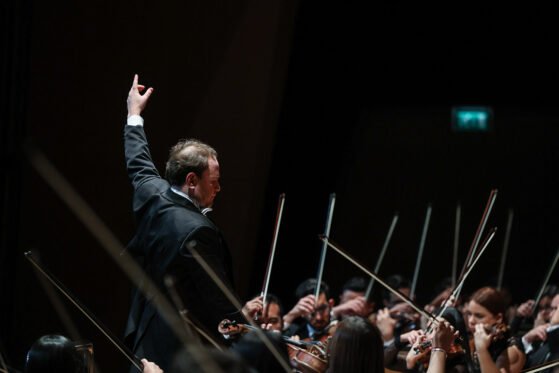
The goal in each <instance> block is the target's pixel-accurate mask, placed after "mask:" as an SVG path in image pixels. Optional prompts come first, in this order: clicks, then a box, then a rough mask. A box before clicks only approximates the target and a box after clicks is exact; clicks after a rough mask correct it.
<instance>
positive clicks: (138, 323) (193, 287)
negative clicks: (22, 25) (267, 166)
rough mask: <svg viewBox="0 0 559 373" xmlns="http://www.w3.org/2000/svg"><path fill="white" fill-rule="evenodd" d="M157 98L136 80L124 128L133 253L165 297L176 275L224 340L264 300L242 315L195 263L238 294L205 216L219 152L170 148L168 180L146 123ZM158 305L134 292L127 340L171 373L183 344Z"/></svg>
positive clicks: (193, 311) (187, 300) (190, 305)
mask: <svg viewBox="0 0 559 373" xmlns="http://www.w3.org/2000/svg"><path fill="white" fill-rule="evenodd" d="M144 91H145V93H144V94H142V92H144ZM152 93H153V88H149V89H147V90H145V87H144V86H142V85H139V84H138V76H137V75H135V76H134V81H133V84H132V88H131V89H130V92H129V94H128V100H127V106H128V119H127V124H126V126H125V129H124V148H125V157H126V167H127V170H128V175H129V177H130V180H131V182H132V185H133V187H134V197H133V209H134V214H135V217H136V222H137V231H136V234H135V236H134V238H133V239H132V241H131V242H130V243H129V245H128V250H129V252H130V253H131V254H132V255H133V256H134V257H135V258H136V259H137V260H138V261H139V263H140V264H141V265H142V266H143V268H144V270H145V272H146V273H147V274H148V275H149V276H150V277H151V278H152V280H153V281H154V282H155V284H156V285H157V286H158V287H159V289H160V290H162V292H163V293H166V291H165V286H164V278H165V276H166V275H171V276H172V277H173V278H174V279H175V284H176V288H177V291H178V293H179V294H180V296H181V298H182V301H183V303H184V305H185V308H186V310H187V311H188V313H189V315H190V317H191V318H192V319H194V320H196V321H197V322H198V323H199V324H200V325H201V326H202V327H204V328H205V329H206V330H207V331H209V332H210V333H213V334H214V336H216V337H217V338H221V336H220V335H219V334H218V332H217V326H218V324H219V322H220V321H221V320H222V319H224V318H228V319H233V320H237V321H241V322H246V320H245V319H244V317H253V316H254V314H255V313H256V312H260V311H261V309H262V301H261V299H260V298H255V299H253V300H251V301H249V302H247V303H246V304H245V306H244V308H243V309H242V310H238V309H236V308H235V307H234V306H233V305H232V304H231V303H230V302H229V301H228V300H227V298H226V297H225V295H224V294H223V293H222V291H221V290H220V289H219V288H218V287H217V285H216V284H215V283H214V282H213V281H212V280H211V278H210V277H209V276H208V275H207V273H206V272H205V271H204V270H203V269H202V268H201V267H200V266H199V265H198V262H197V261H196V259H194V258H193V257H192V255H191V253H190V248H191V247H194V248H195V249H196V251H197V252H198V253H199V254H200V255H201V256H202V257H203V258H204V259H205V261H206V262H207V263H208V264H209V265H210V266H211V267H212V268H213V270H214V271H215V272H216V273H217V275H218V276H219V277H220V278H221V280H222V281H223V282H224V283H225V284H226V285H228V286H229V287H230V288H232V284H233V280H232V273H231V272H232V270H231V257H230V254H229V251H228V249H227V246H226V244H225V241H224V239H223V237H222V235H221V233H220V231H219V230H218V228H217V227H216V226H215V225H214V223H213V222H212V221H211V220H210V219H209V218H208V217H206V215H205V214H206V213H207V212H208V211H210V210H211V207H212V205H213V201H214V199H215V197H216V195H217V193H218V192H219V191H220V184H219V163H218V161H217V153H216V151H215V150H214V149H213V148H211V147H210V146H208V145H206V144H204V143H202V142H200V141H197V140H183V141H180V142H179V143H178V144H176V145H175V146H174V147H173V148H172V149H171V152H170V155H169V160H168V161H167V164H166V170H165V179H163V178H161V177H160V176H159V173H158V171H157V169H156V168H155V166H154V164H153V162H152V160H151V156H150V152H149V148H148V143H147V140H146V136H145V133H144V129H143V118H142V117H141V116H140V114H141V113H142V111H143V110H144V108H145V106H146V104H147V102H148V100H149V97H150V96H151V94H152ZM152 299H153V296H151V297H147V298H146V297H144V296H143V295H142V293H141V292H140V291H139V290H136V291H135V293H134V295H133V299H132V305H131V309H130V313H129V317H128V324H127V327H126V332H125V339H126V341H127V343H128V344H129V345H130V346H131V348H132V350H133V352H134V353H135V354H136V355H137V356H139V357H145V358H147V359H148V360H150V361H154V362H156V363H157V364H159V366H160V367H161V368H162V369H163V370H168V368H169V367H170V364H171V362H172V358H173V355H174V354H175V352H176V351H177V350H178V349H179V348H180V347H181V345H180V342H179V340H178V339H177V337H176V336H175V333H174V332H173V331H172V330H171V329H170V327H169V326H168V325H167V323H166V322H165V321H164V320H163V318H162V316H161V315H160V314H159V313H158V311H157V310H156V308H155V305H154V303H153V302H152ZM221 339H222V338H221Z"/></svg>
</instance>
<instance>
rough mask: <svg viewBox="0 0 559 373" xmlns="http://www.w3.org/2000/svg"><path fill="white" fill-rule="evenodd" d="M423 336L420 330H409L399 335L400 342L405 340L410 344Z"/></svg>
mask: <svg viewBox="0 0 559 373" xmlns="http://www.w3.org/2000/svg"><path fill="white" fill-rule="evenodd" d="M423 336H424V334H423V331H422V330H411V331H409V332H407V333H404V334H402V335H400V342H406V343H409V344H410V345H413V344H415V342H416V341H417V340H419V339H421V338H422V337H423Z"/></svg>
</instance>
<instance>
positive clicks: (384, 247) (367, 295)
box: [365, 212, 398, 300]
mask: <svg viewBox="0 0 559 373" xmlns="http://www.w3.org/2000/svg"><path fill="white" fill-rule="evenodd" d="M396 223H398V213H397V212H396V213H395V214H394V217H393V218H392V223H390V228H389V229H388V234H387V235H386V238H385V239H384V244H383V245H382V249H381V251H380V255H379V257H378V259H377V263H376V264H375V270H374V272H375V273H378V271H379V270H380V265H381V264H382V261H383V259H384V255H385V254H386V250H387V249H388V245H389V244H390V240H391V239H392V234H393V233H394V229H395V228H396ZM374 284H375V279H374V278H371V279H370V280H369V285H368V286H367V290H366V291H365V299H366V300H369V299H370V298H371V293H372V291H373V285H374Z"/></svg>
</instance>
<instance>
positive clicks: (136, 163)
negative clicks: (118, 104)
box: [124, 75, 160, 191]
mask: <svg viewBox="0 0 559 373" xmlns="http://www.w3.org/2000/svg"><path fill="white" fill-rule="evenodd" d="M144 90H145V87H144V86H143V85H141V84H138V75H134V81H133V82H132V87H131V88H130V91H129V92H128V99H127V100H126V104H127V107H128V119H127V125H126V126H124V153H125V158H126V169H127V170H128V176H129V178H130V181H131V182H132V185H133V186H134V190H136V191H137V190H138V188H139V187H140V186H141V185H142V184H143V183H145V182H146V181H148V180H150V179H153V178H157V179H160V176H159V172H157V169H156V168H155V165H154V164H153V161H152V160H151V155H150V152H149V147H148V143H147V139H146V135H145V133H144V128H143V122H144V121H143V119H142V117H141V116H140V115H141V113H142V111H143V110H144V109H145V107H146V105H147V102H148V100H149V97H150V96H151V94H152V93H153V88H148V89H147V91H146V92H145V93H144V94H142V92H143V91H144Z"/></svg>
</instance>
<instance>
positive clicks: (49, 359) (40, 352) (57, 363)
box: [24, 334, 86, 373]
mask: <svg viewBox="0 0 559 373" xmlns="http://www.w3.org/2000/svg"><path fill="white" fill-rule="evenodd" d="M24 372H25V373H51V372H52V373H86V364H85V361H84V359H83V357H82V356H81V355H80V353H79V352H78V351H77V350H76V344H75V343H74V342H72V341H71V340H69V339H68V338H66V337H64V336H62V335H57V334H51V335H44V336H42V337H41V338H39V339H38V340H37V341H36V342H35V343H33V346H31V348H30V349H29V352H28V353H27V357H26V359H25V369H24Z"/></svg>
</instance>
